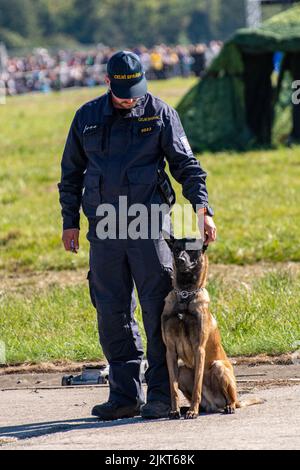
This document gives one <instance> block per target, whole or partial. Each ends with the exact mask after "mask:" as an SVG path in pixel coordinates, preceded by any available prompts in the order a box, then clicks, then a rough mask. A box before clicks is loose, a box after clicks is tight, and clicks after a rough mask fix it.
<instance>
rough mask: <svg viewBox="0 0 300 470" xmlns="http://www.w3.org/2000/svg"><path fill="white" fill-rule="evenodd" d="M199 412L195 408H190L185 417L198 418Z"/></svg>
mask: <svg viewBox="0 0 300 470" xmlns="http://www.w3.org/2000/svg"><path fill="white" fill-rule="evenodd" d="M198 416H199V413H197V412H196V411H193V410H188V411H187V412H186V415H185V419H196V418H198Z"/></svg>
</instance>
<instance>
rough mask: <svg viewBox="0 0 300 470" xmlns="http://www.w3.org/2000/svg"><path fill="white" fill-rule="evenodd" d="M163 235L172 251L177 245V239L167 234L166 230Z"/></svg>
mask: <svg viewBox="0 0 300 470" xmlns="http://www.w3.org/2000/svg"><path fill="white" fill-rule="evenodd" d="M162 234H163V237H164V239H165V240H166V242H167V244H168V245H169V248H170V249H171V250H172V249H173V246H174V243H175V238H174V236H173V235H172V233H169V232H167V231H166V230H162Z"/></svg>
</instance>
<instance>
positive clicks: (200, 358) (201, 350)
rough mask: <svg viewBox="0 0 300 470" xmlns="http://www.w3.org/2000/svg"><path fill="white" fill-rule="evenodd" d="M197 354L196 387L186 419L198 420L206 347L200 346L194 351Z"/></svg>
mask: <svg viewBox="0 0 300 470" xmlns="http://www.w3.org/2000/svg"><path fill="white" fill-rule="evenodd" d="M194 354H195V376H194V387H193V394H192V401H191V406H190V409H189V410H188V411H187V413H186V415H185V417H186V419H193V418H197V417H198V415H199V406H200V403H201V396H202V384H203V374H204V364H205V347H204V346H203V345H202V346H198V347H196V348H195V350H194Z"/></svg>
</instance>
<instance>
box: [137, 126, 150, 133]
mask: <svg viewBox="0 0 300 470" xmlns="http://www.w3.org/2000/svg"><path fill="white" fill-rule="evenodd" d="M151 131H152V127H143V128H142V129H141V130H140V132H141V134H146V133H147V132H151Z"/></svg>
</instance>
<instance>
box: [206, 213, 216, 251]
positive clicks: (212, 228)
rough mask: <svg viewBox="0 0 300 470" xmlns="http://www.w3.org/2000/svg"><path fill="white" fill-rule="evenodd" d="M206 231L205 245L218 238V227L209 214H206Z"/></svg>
mask: <svg viewBox="0 0 300 470" xmlns="http://www.w3.org/2000/svg"><path fill="white" fill-rule="evenodd" d="M204 233H205V235H206V239H205V245H209V244H210V243H211V242H214V241H216V239H217V227H216V225H215V223H214V221H213V218H212V217H210V216H209V215H205V216H204Z"/></svg>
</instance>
